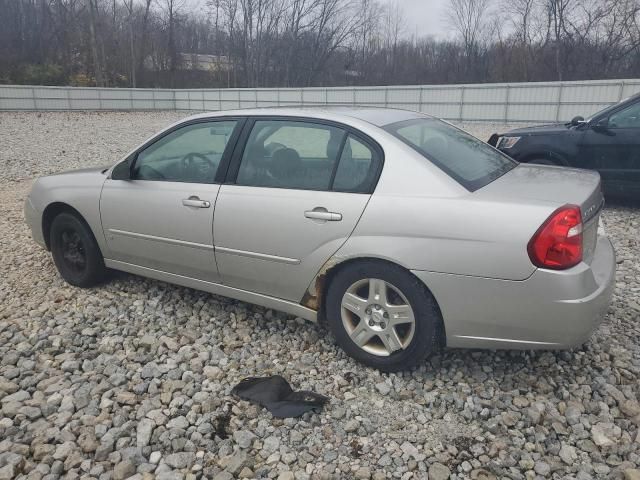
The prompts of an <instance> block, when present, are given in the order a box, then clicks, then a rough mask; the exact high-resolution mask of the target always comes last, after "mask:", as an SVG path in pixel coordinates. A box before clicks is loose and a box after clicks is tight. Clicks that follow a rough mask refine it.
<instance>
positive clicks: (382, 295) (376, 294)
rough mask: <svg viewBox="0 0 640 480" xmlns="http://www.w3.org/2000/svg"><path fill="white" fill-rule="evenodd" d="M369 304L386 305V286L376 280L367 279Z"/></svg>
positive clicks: (381, 281)
mask: <svg viewBox="0 0 640 480" xmlns="http://www.w3.org/2000/svg"><path fill="white" fill-rule="evenodd" d="M369 303H377V304H379V305H385V304H386V303H387V284H386V283H385V282H384V280H380V279H378V278H371V279H369Z"/></svg>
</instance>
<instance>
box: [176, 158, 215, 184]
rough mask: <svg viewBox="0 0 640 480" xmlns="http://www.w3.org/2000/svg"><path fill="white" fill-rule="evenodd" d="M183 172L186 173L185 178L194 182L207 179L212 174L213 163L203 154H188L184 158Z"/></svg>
mask: <svg viewBox="0 0 640 480" xmlns="http://www.w3.org/2000/svg"><path fill="white" fill-rule="evenodd" d="M203 164H204V165H203ZM182 171H183V172H184V174H185V177H187V178H189V179H193V180H200V179H201V177H203V176H204V177H206V176H208V175H209V174H211V173H212V171H213V163H212V162H211V160H209V159H208V158H207V157H206V156H205V155H203V154H202V153H197V152H191V153H187V154H186V155H185V156H184V157H183V158H182ZM211 180H213V179H211Z"/></svg>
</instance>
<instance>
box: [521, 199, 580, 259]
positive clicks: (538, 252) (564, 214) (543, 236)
mask: <svg viewBox="0 0 640 480" xmlns="http://www.w3.org/2000/svg"><path fill="white" fill-rule="evenodd" d="M527 251H528V252H529V258H531V261H532V262H533V264H534V265H535V266H537V267H542V268H551V269H555V270H562V269H565V268H569V267H573V266H574V265H577V264H578V263H580V262H581V261H582V214H581V213H580V207H577V206H576V205H565V206H564V207H561V208H559V209H558V210H556V211H555V212H553V213H552V214H551V216H550V217H549V218H548V219H547V221H546V222H544V223H543V224H542V226H541V227H540V228H539V229H538V231H537V232H536V234H535V235H534V236H533V238H532V239H531V240H530V241H529V245H528V246H527Z"/></svg>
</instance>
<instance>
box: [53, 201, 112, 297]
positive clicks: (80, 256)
mask: <svg viewBox="0 0 640 480" xmlns="http://www.w3.org/2000/svg"><path fill="white" fill-rule="evenodd" d="M50 245H51V254H52V256H53V261H54V263H55V264H56V268H57V269H58V272H60V275H61V276H62V278H64V279H65V281H66V282H67V283H70V284H71V285H74V286H76V287H83V288H87V287H92V286H94V285H96V284H97V283H99V282H101V281H102V280H103V279H104V277H105V274H106V268H105V266H104V260H103V258H102V254H101V253H100V248H99V247H98V244H97V242H96V240H95V238H94V237H93V233H92V232H91V230H90V229H89V227H88V225H87V224H86V223H85V222H84V221H82V220H81V219H79V218H78V217H77V216H75V215H73V214H71V213H60V214H59V215H57V216H56V217H55V218H54V219H53V222H52V223H51V232H50Z"/></svg>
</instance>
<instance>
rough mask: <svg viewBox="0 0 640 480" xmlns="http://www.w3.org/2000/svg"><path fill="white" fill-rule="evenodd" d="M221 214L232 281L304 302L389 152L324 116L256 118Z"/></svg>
mask: <svg viewBox="0 0 640 480" xmlns="http://www.w3.org/2000/svg"><path fill="white" fill-rule="evenodd" d="M245 128H246V131H245V133H244V134H243V136H244V137H245V138H246V141H245V143H244V148H240V149H239V150H238V151H237V152H236V153H234V159H233V160H232V165H231V168H230V172H229V177H228V180H227V182H226V184H224V185H222V187H221V188H220V193H219V195H218V201H217V204H216V215H215V219H214V243H215V251H216V261H217V264H218V268H219V271H220V274H221V276H222V281H223V283H224V284H225V285H230V286H233V287H237V288H241V289H245V290H251V291H255V292H259V293H263V294H266V295H270V296H274V297H278V298H283V299H287V300H292V301H300V300H301V298H302V297H303V295H304V292H305V290H306V288H307V287H308V285H309V283H310V281H311V280H312V279H313V277H314V276H315V274H316V273H317V272H318V270H319V269H320V267H321V266H322V265H323V264H324V263H325V261H326V260H327V259H328V258H329V257H331V255H332V254H333V253H335V252H336V251H337V250H338V249H339V248H340V246H341V245H342V244H343V243H344V242H345V241H346V239H347V238H348V237H349V235H350V234H351V232H352V231H353V229H354V228H355V226H356V224H357V222H358V220H359V218H360V216H361V215H362V212H363V211H364V209H365V206H366V205H367V202H368V201H369V198H370V195H371V192H372V191H373V188H374V186H375V182H376V181H377V177H378V175H379V172H380V168H381V166H382V151H381V150H380V148H379V147H378V146H377V144H375V143H374V142H372V141H371V140H370V139H368V138H366V137H364V136H362V135H361V134H359V133H358V132H352V131H349V130H348V129H347V128H343V127H341V126H338V125H333V124H326V123H321V122H319V121H317V120H307V119H283V118H274V119H268V118H260V119H255V120H254V121H250V122H249V124H248V125H247V127H245Z"/></svg>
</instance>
